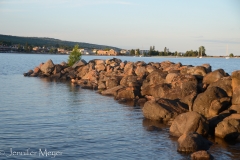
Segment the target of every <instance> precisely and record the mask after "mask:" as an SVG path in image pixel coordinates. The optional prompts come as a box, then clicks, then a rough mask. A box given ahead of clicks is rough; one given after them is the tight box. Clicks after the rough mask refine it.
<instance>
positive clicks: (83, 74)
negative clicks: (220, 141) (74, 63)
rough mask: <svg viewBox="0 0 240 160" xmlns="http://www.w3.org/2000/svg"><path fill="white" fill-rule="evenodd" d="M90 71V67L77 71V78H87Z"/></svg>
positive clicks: (82, 67)
mask: <svg viewBox="0 0 240 160" xmlns="http://www.w3.org/2000/svg"><path fill="white" fill-rule="evenodd" d="M88 71H89V65H85V66H81V67H79V68H78V69H77V72H78V73H77V77H79V78H82V77H83V76H85V75H86V74H87V73H88Z"/></svg>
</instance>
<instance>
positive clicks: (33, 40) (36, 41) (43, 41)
mask: <svg viewBox="0 0 240 160" xmlns="http://www.w3.org/2000/svg"><path fill="white" fill-rule="evenodd" d="M0 42H11V44H12V45H14V44H20V45H25V44H26V43H28V45H33V46H46V47H51V46H54V47H55V46H71V47H73V46H75V45H76V44H78V45H79V47H80V48H89V49H104V48H110V49H115V50H119V48H117V47H112V46H107V45H97V44H90V43H84V42H72V41H62V40H59V39H54V38H47V37H18V36H11V35H2V34H0Z"/></svg>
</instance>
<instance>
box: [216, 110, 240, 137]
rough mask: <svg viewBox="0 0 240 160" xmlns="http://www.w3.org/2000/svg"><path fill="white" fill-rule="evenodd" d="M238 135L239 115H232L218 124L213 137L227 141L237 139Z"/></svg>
mask: <svg viewBox="0 0 240 160" xmlns="http://www.w3.org/2000/svg"><path fill="white" fill-rule="evenodd" d="M239 135H240V114H232V115H230V116H229V117H226V118H224V119H223V121H222V122H220V123H218V125H217V127H216V128H215V136H217V137H220V138H224V139H227V140H234V139H237V138H238V136H239Z"/></svg>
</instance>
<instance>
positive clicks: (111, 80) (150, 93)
mask: <svg viewBox="0 0 240 160" xmlns="http://www.w3.org/2000/svg"><path fill="white" fill-rule="evenodd" d="M24 76H30V77H48V78H51V79H57V80H69V81H71V82H72V83H74V84H76V85H80V86H81V87H82V88H86V89H95V90H98V91H99V93H100V94H102V95H111V96H114V98H115V99H116V100H119V101H134V102H136V103H137V104H138V105H141V106H142V112H143V115H144V117H145V118H147V119H150V120H156V121H160V122H164V123H167V124H168V125H169V126H170V135H171V136H175V137H179V139H178V151H180V152H189V153H191V152H195V153H193V154H192V159H198V158H200V157H205V158H206V159H212V157H211V155H210V154H209V153H208V152H207V150H208V149H209V147H210V146H211V145H212V143H211V142H210V141H208V140H207V139H206V137H208V136H216V137H220V138H222V139H226V140H236V139H237V138H238V137H239V135H240V70H237V71H234V72H232V73H231V75H229V74H228V73H226V72H225V71H224V70H223V69H218V70H215V71H212V69H211V66H210V64H203V65H201V66H191V65H182V64H181V63H173V62H169V61H164V62H159V63H156V62H155V63H153V62H150V63H145V62H143V61H138V62H135V63H134V62H127V61H124V62H123V61H121V60H120V59H117V58H113V59H108V60H100V59H94V60H90V61H89V62H86V61H84V60H79V61H78V62H76V63H75V64H74V65H73V66H72V67H68V66H67V64H66V63H65V62H62V63H61V64H54V63H53V62H52V60H48V61H47V62H45V63H41V64H40V65H39V66H38V67H36V68H34V69H33V70H30V71H28V72H27V73H24Z"/></svg>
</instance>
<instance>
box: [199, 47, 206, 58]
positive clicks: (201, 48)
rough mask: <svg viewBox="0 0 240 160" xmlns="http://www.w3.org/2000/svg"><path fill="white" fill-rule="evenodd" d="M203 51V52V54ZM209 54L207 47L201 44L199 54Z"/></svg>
mask: <svg viewBox="0 0 240 160" xmlns="http://www.w3.org/2000/svg"><path fill="white" fill-rule="evenodd" d="M201 53H202V54H201ZM201 55H202V56H207V55H206V49H205V47H204V46H200V47H199V56H201Z"/></svg>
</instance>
